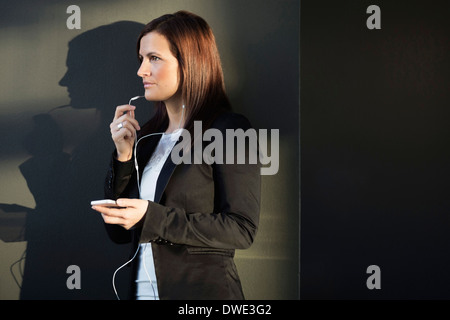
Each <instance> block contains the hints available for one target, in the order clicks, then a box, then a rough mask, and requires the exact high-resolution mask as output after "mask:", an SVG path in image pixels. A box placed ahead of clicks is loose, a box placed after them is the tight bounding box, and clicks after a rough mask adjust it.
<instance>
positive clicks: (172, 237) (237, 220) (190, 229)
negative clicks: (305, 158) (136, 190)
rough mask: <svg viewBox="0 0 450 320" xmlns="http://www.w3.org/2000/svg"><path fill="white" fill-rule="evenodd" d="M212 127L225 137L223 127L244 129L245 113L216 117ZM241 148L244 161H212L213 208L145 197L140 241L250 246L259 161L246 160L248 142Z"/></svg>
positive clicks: (255, 219)
mask: <svg viewBox="0 0 450 320" xmlns="http://www.w3.org/2000/svg"><path fill="white" fill-rule="evenodd" d="M215 128H217V129H219V130H220V131H221V132H222V134H223V137H225V131H226V129H243V130H244V131H246V130H247V129H250V128H251V125H250V123H249V121H248V120H247V119H246V118H245V117H243V116H241V115H238V114H234V113H232V114H228V115H227V116H226V117H222V118H221V119H220V120H219V121H216V123H215ZM224 149H225V148H224ZM256 149H257V147H256ZM245 151H246V152H245V162H244V164H237V163H236V162H234V164H226V161H224V164H217V163H215V164H212V167H213V177H214V188H215V199H214V202H215V207H216V209H215V210H214V211H216V212H186V211H185V210H184V209H183V208H173V207H166V206H164V205H161V204H158V203H155V202H151V201H149V206H148V210H147V213H146V215H145V220H144V222H143V227H142V232H141V236H140V242H149V241H155V240H158V239H161V238H162V239H164V240H163V243H167V242H170V243H174V244H186V245H191V246H200V247H212V248H223V249H246V248H248V247H250V245H251V244H252V243H253V240H254V238H255V235H256V232H257V229H258V223H259V213H260V193H261V178H260V164H259V162H258V161H256V162H257V163H256V164H250V163H249V153H250V151H251V150H250V147H249V144H246V148H245ZM253 151H255V152H257V150H253ZM234 154H235V155H236V154H237V146H236V145H235V152H234ZM224 159H226V153H225V151H224ZM160 241H161V240H160Z"/></svg>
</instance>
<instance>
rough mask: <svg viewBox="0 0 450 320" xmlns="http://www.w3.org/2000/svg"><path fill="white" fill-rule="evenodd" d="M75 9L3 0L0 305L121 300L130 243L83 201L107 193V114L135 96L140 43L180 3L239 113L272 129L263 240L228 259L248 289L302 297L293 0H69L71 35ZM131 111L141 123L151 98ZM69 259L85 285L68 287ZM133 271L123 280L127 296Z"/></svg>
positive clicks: (257, 295) (253, 294) (254, 294)
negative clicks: (212, 47) (273, 161)
mask: <svg viewBox="0 0 450 320" xmlns="http://www.w3.org/2000/svg"><path fill="white" fill-rule="evenodd" d="M71 4H73V3H72V2H69V1H51V0H47V1H39V2H36V1H27V0H19V1H14V2H10V3H6V2H4V3H2V4H1V10H0V14H1V17H0V18H1V19H0V24H1V29H0V35H1V43H2V45H1V48H0V59H1V61H2V72H1V75H0V90H1V91H0V144H1V147H2V152H1V154H0V175H1V177H2V179H1V183H0V203H1V204H0V239H1V240H2V241H0V251H1V255H2V260H1V262H0V298H2V299H17V298H19V297H20V298H30V299H33V298H40V299H46V298H49V299H113V298H115V296H114V294H113V290H112V286H111V277H112V274H113V272H114V270H115V269H116V268H118V267H119V266H120V265H121V264H122V263H124V262H125V261H127V260H128V259H129V257H130V253H131V252H130V248H129V247H128V246H126V245H115V244H113V243H111V242H110V241H109V239H108V238H107V235H106V233H105V231H104V228H103V222H102V220H101V218H100V217H99V216H98V214H96V213H95V212H93V211H92V210H91V209H90V205H89V203H90V201H91V200H94V199H99V198H102V197H103V189H102V185H103V179H104V173H105V170H106V166H107V165H108V158H109V156H110V154H111V152H112V147H113V146H112V143H111V139H110V136H109V123H110V121H111V119H112V117H113V112H114V109H115V106H116V105H119V104H124V103H126V102H127V101H128V99H129V98H130V97H132V96H135V95H138V94H140V93H141V91H142V87H141V85H140V82H139V79H138V77H137V76H136V71H137V68H138V64H137V61H136V59H135V39H136V37H137V35H138V33H139V31H140V30H141V28H142V26H143V24H145V23H147V22H148V21H150V20H151V19H153V18H156V17H158V16H160V15H162V14H165V13H171V12H175V11H177V10H180V9H186V10H190V11H193V12H195V13H197V14H199V15H201V16H203V17H204V18H205V19H206V20H207V21H208V22H209V23H210V25H211V26H212V28H213V30H214V32H215V35H216V38H217V42H218V45H219V50H220V52H221V55H222V60H223V66H224V72H225V77H226V85H227V88H228V92H229V95H230V98H231V100H232V103H233V105H234V108H235V110H236V111H237V112H241V113H243V114H245V115H246V116H247V117H248V118H249V119H250V120H251V122H252V123H253V125H254V126H255V128H257V129H259V128H261V129H263V128H264V129H279V130H280V169H279V172H278V174H277V175H274V176H264V177H263V191H262V192H263V201H262V207H261V225H260V230H259V233H258V235H257V238H256V241H255V243H254V245H253V246H252V247H251V248H250V249H248V250H245V251H239V252H237V255H236V263H237V265H238V269H239V272H240V274H241V278H242V283H243V287H244V291H245V294H246V296H247V298H249V299H296V298H298V296H299V273H298V270H299V242H298V240H299V198H298V195H299V135H298V123H299V100H298V99H299V15H300V8H299V7H300V6H299V2H298V1H269V0H267V1H218V0H217V1H207V0H204V1H203V0H192V1H156V0H155V1H149V0H145V1H144V0H142V1H140V0H139V1H138V0H133V1H77V2H76V4H77V5H78V6H79V7H80V8H81V29H80V30H68V29H67V27H66V20H67V18H68V17H69V14H67V13H66V8H67V7H68V6H69V5H71ZM137 106H138V108H139V109H138V114H137V117H138V119H140V121H141V122H142V121H145V119H146V118H148V117H149V116H150V114H151V109H152V107H151V104H145V103H144V102H137ZM58 107H61V108H58ZM72 264H74V265H78V266H79V267H80V268H81V290H68V289H67V287H66V279H67V278H68V276H69V274H67V273H66V269H67V267H68V266H69V265H72ZM128 269H129V268H128ZM128 269H127V268H125V270H123V271H120V273H119V275H118V277H117V281H118V289H119V291H120V292H121V293H122V296H123V295H124V294H126V291H127V286H128V282H127V277H126V275H127V273H128V272H129V270H128ZM20 286H21V289H20V288H19V287H20Z"/></svg>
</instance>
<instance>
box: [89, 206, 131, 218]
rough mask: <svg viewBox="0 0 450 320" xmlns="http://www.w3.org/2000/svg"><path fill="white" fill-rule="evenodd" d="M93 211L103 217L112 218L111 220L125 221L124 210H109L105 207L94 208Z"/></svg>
mask: <svg viewBox="0 0 450 320" xmlns="http://www.w3.org/2000/svg"><path fill="white" fill-rule="evenodd" d="M92 209H94V210H95V211H98V212H100V213H101V214H102V216H106V217H110V218H117V219H122V220H123V219H124V212H123V211H122V210H123V209H116V208H108V207H103V206H92Z"/></svg>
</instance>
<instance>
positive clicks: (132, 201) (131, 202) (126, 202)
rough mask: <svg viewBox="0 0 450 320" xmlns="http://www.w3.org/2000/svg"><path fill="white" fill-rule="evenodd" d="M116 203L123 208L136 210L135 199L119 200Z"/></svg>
mask: <svg viewBox="0 0 450 320" xmlns="http://www.w3.org/2000/svg"><path fill="white" fill-rule="evenodd" d="M116 203H117V204H118V205H119V206H121V207H125V208H136V199H128V198H120V199H117V200H116Z"/></svg>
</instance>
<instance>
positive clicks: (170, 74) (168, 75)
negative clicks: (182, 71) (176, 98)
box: [158, 68, 179, 90]
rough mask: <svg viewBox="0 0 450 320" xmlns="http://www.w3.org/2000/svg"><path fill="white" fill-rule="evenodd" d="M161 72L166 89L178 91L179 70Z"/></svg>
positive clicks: (167, 69) (172, 69)
mask: <svg viewBox="0 0 450 320" xmlns="http://www.w3.org/2000/svg"><path fill="white" fill-rule="evenodd" d="M160 71H161V72H160V73H159V74H158V77H160V79H161V80H163V82H164V86H165V87H166V88H168V89H169V88H170V89H172V90H177V89H178V83H179V75H178V69H177V68H166V69H165V70H160Z"/></svg>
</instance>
